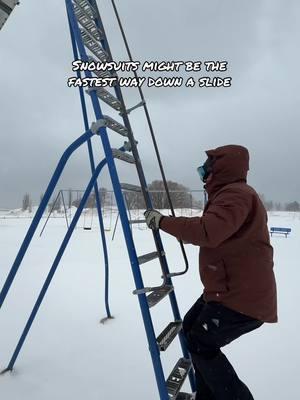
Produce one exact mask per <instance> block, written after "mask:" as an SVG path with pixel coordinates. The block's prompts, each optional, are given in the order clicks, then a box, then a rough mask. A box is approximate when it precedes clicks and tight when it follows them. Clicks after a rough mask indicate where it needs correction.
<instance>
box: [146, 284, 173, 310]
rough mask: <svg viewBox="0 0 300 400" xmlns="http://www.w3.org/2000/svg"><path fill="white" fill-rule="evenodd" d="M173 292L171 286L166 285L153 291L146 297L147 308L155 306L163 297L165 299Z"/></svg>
mask: <svg viewBox="0 0 300 400" xmlns="http://www.w3.org/2000/svg"><path fill="white" fill-rule="evenodd" d="M173 290H174V288H173V286H171V285H166V286H164V287H162V288H160V289H156V290H154V291H153V292H152V293H150V294H149V295H148V296H147V301H148V306H149V308H151V307H153V306H155V305H156V304H157V303H159V302H160V301H161V300H162V299H163V298H164V297H166V296H167V295H168V294H169V293H171V292H172V291H173Z"/></svg>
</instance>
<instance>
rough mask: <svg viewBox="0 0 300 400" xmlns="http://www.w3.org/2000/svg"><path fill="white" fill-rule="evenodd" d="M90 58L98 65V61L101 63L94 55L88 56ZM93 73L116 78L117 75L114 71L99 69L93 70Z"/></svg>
mask: <svg viewBox="0 0 300 400" xmlns="http://www.w3.org/2000/svg"><path fill="white" fill-rule="evenodd" d="M88 60H89V62H90V63H91V62H94V63H95V64H96V65H97V63H99V61H97V60H95V59H94V57H92V56H88ZM91 72H92V73H93V74H95V75H96V76H98V77H99V78H114V77H117V75H116V74H115V73H113V72H112V71H107V70H105V71H98V70H97V69H95V71H91Z"/></svg>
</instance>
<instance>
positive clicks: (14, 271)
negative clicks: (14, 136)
mask: <svg viewBox="0 0 300 400" xmlns="http://www.w3.org/2000/svg"><path fill="white" fill-rule="evenodd" d="M92 136H93V133H92V132H91V131H88V132H86V133H84V134H83V135H82V136H80V137H79V138H78V139H77V140H75V141H74V142H73V143H72V144H71V145H70V146H69V147H68V148H67V149H66V150H65V152H64V153H63V155H62V157H61V159H60V161H59V163H58V165H57V167H56V169H55V171H54V174H53V175H52V178H51V180H50V183H49V185H48V187H47V190H46V192H45V194H44V196H43V199H42V201H41V204H40V206H39V208H38V209H37V211H36V214H35V216H34V218H33V220H32V222H31V224H30V227H29V229H28V231H27V234H26V236H25V238H24V240H23V243H22V245H21V247H20V250H19V252H18V254H17V256H16V259H15V261H14V263H13V265H12V267H11V270H10V272H9V274H8V276H7V279H6V281H5V283H4V286H3V288H2V290H1V293H0V308H1V307H2V305H3V302H4V300H5V298H6V295H7V293H8V291H9V289H10V287H11V285H12V282H13V280H14V278H15V276H16V274H17V272H18V269H19V266H20V264H21V262H22V260H23V257H24V255H25V253H26V250H27V248H28V246H29V244H30V242H31V239H32V237H33V235H34V233H35V231H36V228H37V226H38V224H39V222H40V220H41V218H42V216H43V213H44V211H45V209H46V207H47V204H48V202H49V200H50V198H51V195H52V193H53V191H54V189H55V187H56V184H57V182H58V180H59V178H60V176H61V173H62V171H63V169H64V167H65V165H66V163H67V161H68V159H69V157H70V156H71V154H72V153H73V152H74V151H75V150H76V149H78V147H80V146H81V145H82V144H83V143H85V142H86V141H87V140H88V139H89V138H91V137H92Z"/></svg>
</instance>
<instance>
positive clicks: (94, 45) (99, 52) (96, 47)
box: [80, 29, 109, 62]
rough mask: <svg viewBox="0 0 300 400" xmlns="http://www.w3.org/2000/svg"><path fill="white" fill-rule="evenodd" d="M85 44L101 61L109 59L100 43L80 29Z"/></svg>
mask: <svg viewBox="0 0 300 400" xmlns="http://www.w3.org/2000/svg"><path fill="white" fill-rule="evenodd" d="M80 32H81V36H82V40H83V42H84V44H85V46H86V47H87V48H88V49H89V50H90V51H91V52H92V53H93V54H94V55H95V56H96V57H97V58H98V59H99V60H100V61H102V62H107V61H109V55H108V54H107V53H106V51H105V50H103V49H102V47H101V46H100V44H99V43H98V42H97V41H96V40H95V39H93V38H92V37H91V35H89V34H88V33H87V31H85V30H84V29H80Z"/></svg>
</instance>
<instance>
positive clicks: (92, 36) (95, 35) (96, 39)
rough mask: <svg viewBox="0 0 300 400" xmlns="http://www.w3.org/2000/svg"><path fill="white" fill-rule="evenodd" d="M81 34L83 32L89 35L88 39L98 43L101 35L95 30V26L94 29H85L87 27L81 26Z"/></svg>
mask: <svg viewBox="0 0 300 400" xmlns="http://www.w3.org/2000/svg"><path fill="white" fill-rule="evenodd" d="M80 32H81V34H82V33H83V32H84V33H85V34H86V35H88V36H89V37H90V39H91V40H92V41H93V42H95V43H96V44H97V45H98V42H99V41H100V40H101V36H100V33H99V32H98V31H97V28H96V27H95V29H91V28H90V29H87V28H85V27H84V28H83V29H80Z"/></svg>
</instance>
